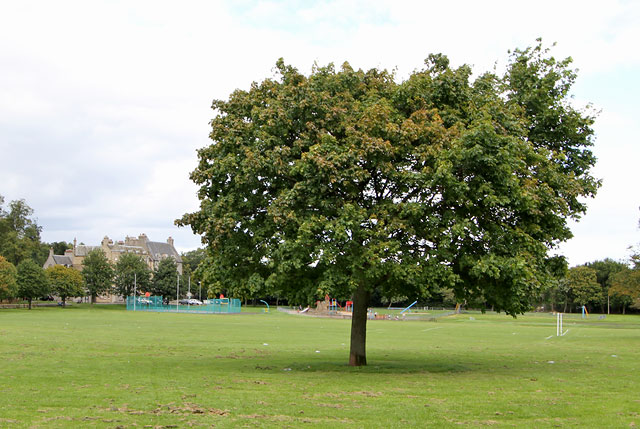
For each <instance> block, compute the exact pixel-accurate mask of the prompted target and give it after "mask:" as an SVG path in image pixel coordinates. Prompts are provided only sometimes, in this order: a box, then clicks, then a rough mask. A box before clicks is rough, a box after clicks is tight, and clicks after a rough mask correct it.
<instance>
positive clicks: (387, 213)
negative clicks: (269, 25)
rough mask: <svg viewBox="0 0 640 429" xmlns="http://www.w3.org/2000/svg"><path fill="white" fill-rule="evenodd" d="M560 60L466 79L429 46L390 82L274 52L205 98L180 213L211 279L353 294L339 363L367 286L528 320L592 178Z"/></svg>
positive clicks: (467, 73) (311, 293) (359, 358)
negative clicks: (260, 67) (304, 68)
mask: <svg viewBox="0 0 640 429" xmlns="http://www.w3.org/2000/svg"><path fill="white" fill-rule="evenodd" d="M570 63H571V60H570V59H566V60H562V61H557V60H555V59H554V58H553V57H552V56H551V55H550V53H549V51H548V50H546V49H544V48H543V47H542V45H541V44H540V43H539V44H538V45H537V46H535V47H533V48H527V49H524V50H519V49H517V50H515V51H514V52H513V53H512V54H511V56H510V60H509V64H508V66H507V69H506V72H505V74H504V75H502V76H498V75H496V74H495V73H484V74H482V75H480V76H478V77H477V78H475V79H474V80H472V79H471V74H472V71H471V68H470V67H469V66H466V65H463V66H461V67H458V68H452V67H451V66H450V64H449V60H448V58H447V57H446V56H444V55H441V54H438V55H430V56H429V57H428V59H427V60H426V62H425V67H424V68H423V69H422V70H418V71H415V72H414V73H412V74H411V75H410V76H409V78H408V79H407V80H405V81H402V82H398V81H397V80H396V78H395V76H394V75H393V74H392V73H390V72H388V71H386V70H378V69H371V70H368V71H363V70H354V69H353V68H352V67H351V66H350V65H349V64H348V63H345V64H343V66H342V67H341V69H340V70H336V69H335V68H334V66H333V65H328V66H325V67H314V69H313V71H312V73H311V74H310V75H309V76H305V75H303V74H301V73H300V72H299V71H298V70H296V69H295V68H294V67H292V66H289V65H286V64H285V63H284V61H283V60H279V61H278V62H277V64H276V69H277V73H278V75H277V76H276V78H274V79H265V80H264V81H262V82H260V83H254V84H252V85H251V88H250V89H249V90H247V91H245V90H236V91H234V92H233V93H232V94H231V96H230V97H229V99H228V100H215V101H214V102H213V109H214V110H215V111H216V116H215V117H214V118H213V119H212V121H211V126H212V129H211V134H210V138H211V139H212V140H213V141H212V143H211V145H209V146H207V147H204V148H202V149H200V150H199V151H198V157H199V164H198V166H197V168H196V169H195V170H194V171H193V172H192V174H191V179H192V180H193V181H194V182H195V183H196V184H197V185H199V186H200V190H199V194H198V195H199V198H200V200H201V204H200V209H199V210H198V211H196V212H194V213H188V214H185V215H184V216H183V217H182V218H181V219H178V220H177V221H176V222H177V224H178V225H182V226H185V225H189V226H191V228H192V229H193V231H194V232H195V233H197V234H201V235H202V237H203V242H204V243H206V244H207V245H208V251H209V260H208V262H210V264H209V268H208V271H209V275H208V277H209V278H211V279H215V281H217V282H219V284H220V285H222V286H223V287H225V288H227V289H229V290H231V291H233V290H242V289H246V288H247V287H252V286H253V287H263V288H264V290H277V291H279V292H280V293H282V294H283V295H284V296H287V297H288V298H289V300H290V301H293V302H300V303H303V302H305V303H309V302H312V301H313V300H315V299H317V298H318V297H322V296H324V295H325V294H331V296H334V297H337V298H344V297H351V296H352V297H353V300H354V313H353V317H352V333H351V352H350V364H352V365H363V364H366V355H365V341H366V312H367V305H368V301H369V297H370V295H371V293H372V291H380V294H381V295H382V296H409V297H426V296H428V295H429V291H430V289H431V288H433V287H434V286H438V287H439V288H442V287H447V288H451V289H452V290H453V293H454V294H455V297H456V299H457V300H458V302H462V301H464V300H470V301H478V300H482V301H484V302H486V303H487V304H488V305H491V306H493V307H494V308H495V309H496V310H502V311H505V312H507V313H508V314H512V315H516V314H518V313H521V312H524V311H525V310H527V309H529V307H530V298H531V297H532V296H534V295H537V294H539V293H540V292H541V290H542V288H543V286H544V285H545V283H546V281H547V279H549V276H550V274H549V273H548V271H547V258H548V251H549V249H551V248H553V247H554V246H556V245H557V244H558V243H559V242H560V241H563V240H566V239H568V238H570V237H571V232H570V230H569V228H568V226H567V219H568V218H578V217H579V216H580V215H581V214H582V213H583V212H584V211H585V210H586V206H585V203H584V202H583V200H582V198H583V197H590V196H593V195H594V194H595V192H596V190H597V188H598V186H599V182H598V181H597V180H596V179H594V178H593V177H592V176H591V175H590V173H589V170H590V168H591V167H592V166H593V165H594V163H595V158H594V156H593V155H592V153H591V151H590V150H589V147H590V146H591V145H592V138H593V130H592V129H591V125H592V123H593V116H592V115H591V114H590V113H589V111H583V110H579V109H576V108H574V107H572V105H571V104H570V102H569V90H570V87H571V85H572V83H573V82H574V79H575V73H574V71H573V70H571V69H570V68H569V66H570Z"/></svg>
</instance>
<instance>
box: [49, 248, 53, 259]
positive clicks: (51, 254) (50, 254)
mask: <svg viewBox="0 0 640 429" xmlns="http://www.w3.org/2000/svg"><path fill="white" fill-rule="evenodd" d="M52 256H53V247H49V257H52Z"/></svg>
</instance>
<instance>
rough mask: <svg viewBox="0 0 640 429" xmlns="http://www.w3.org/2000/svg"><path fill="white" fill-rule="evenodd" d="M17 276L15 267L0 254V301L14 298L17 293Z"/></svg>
mask: <svg viewBox="0 0 640 429" xmlns="http://www.w3.org/2000/svg"><path fill="white" fill-rule="evenodd" d="M17 276H18V271H17V270H16V267H15V266H14V265H13V264H12V263H11V262H9V261H7V259H6V258H5V257H4V256H1V255H0V301H2V300H3V299H10V298H15V297H16V296H17V295H18V284H17V282H16V279H17Z"/></svg>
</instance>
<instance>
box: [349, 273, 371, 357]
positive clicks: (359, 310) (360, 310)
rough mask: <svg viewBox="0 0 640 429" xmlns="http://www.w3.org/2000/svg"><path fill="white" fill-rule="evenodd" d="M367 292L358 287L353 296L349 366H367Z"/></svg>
mask: <svg viewBox="0 0 640 429" xmlns="http://www.w3.org/2000/svg"><path fill="white" fill-rule="evenodd" d="M369 296H370V293H369V291H368V290H367V289H366V288H365V287H364V285H359V286H358V288H357V289H356V291H355V292H354V294H353V313H352V315H351V350H350V352H349V365H350V366H363V365H366V364H367V354H366V344H367V309H368V308H369Z"/></svg>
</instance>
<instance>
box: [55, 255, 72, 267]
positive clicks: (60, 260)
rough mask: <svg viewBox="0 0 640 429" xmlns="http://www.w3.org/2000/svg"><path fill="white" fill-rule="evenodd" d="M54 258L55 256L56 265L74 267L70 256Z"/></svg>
mask: <svg viewBox="0 0 640 429" xmlns="http://www.w3.org/2000/svg"><path fill="white" fill-rule="evenodd" d="M52 256H53V262H55V263H56V265H66V266H68V267H70V266H72V265H73V261H72V260H71V258H70V257H68V256H62V255H52Z"/></svg>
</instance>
